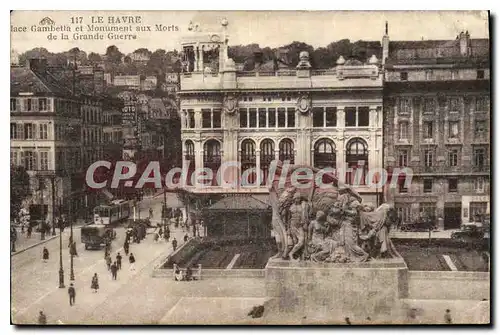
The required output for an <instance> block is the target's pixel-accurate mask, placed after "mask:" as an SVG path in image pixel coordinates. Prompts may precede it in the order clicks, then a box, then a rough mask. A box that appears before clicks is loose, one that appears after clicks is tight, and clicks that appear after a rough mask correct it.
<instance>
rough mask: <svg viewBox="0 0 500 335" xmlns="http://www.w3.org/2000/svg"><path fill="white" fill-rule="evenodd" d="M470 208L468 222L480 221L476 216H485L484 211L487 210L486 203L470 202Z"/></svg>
mask: <svg viewBox="0 0 500 335" xmlns="http://www.w3.org/2000/svg"><path fill="white" fill-rule="evenodd" d="M469 208H470V211H469V212H470V218H469V220H470V221H476V220H480V218H478V216H480V215H483V214H486V211H487V210H488V203H487V202H471V203H470V205H469Z"/></svg>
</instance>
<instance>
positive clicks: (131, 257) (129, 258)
mask: <svg viewBox="0 0 500 335" xmlns="http://www.w3.org/2000/svg"><path fill="white" fill-rule="evenodd" d="M128 261H129V263H130V270H131V271H135V257H134V254H133V253H130V256H129V257H128Z"/></svg>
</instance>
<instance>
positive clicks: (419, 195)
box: [382, 28, 490, 228]
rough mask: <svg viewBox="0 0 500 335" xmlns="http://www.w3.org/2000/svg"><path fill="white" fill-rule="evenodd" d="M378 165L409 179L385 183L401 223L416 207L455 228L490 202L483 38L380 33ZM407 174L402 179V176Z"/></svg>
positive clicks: (487, 76) (416, 213)
mask: <svg viewBox="0 0 500 335" xmlns="http://www.w3.org/2000/svg"><path fill="white" fill-rule="evenodd" d="M382 44H383V55H384V60H386V61H385V85H384V158H385V161H384V164H385V166H386V167H387V169H389V170H391V169H394V168H409V169H411V170H412V171H413V173H412V177H413V178H412V180H411V185H410V186H409V187H405V180H404V179H403V178H400V179H399V181H398V186H397V187H395V188H387V189H386V198H387V199H386V200H387V201H390V202H394V203H395V205H396V207H397V208H398V211H399V214H400V216H401V218H402V219H403V222H411V221H412V220H415V218H416V217H418V216H419V214H421V213H422V212H425V211H427V212H428V213H430V214H431V215H434V216H436V217H438V218H443V219H444V227H442V228H457V227H459V225H460V223H464V222H468V221H470V220H473V219H474V215H475V214H477V213H487V212H489V207H490V199H489V192H490V178H489V176H490V133H489V132H490V103H489V102H490V62H489V52H490V50H489V40H487V39H471V38H470V36H469V33H468V32H463V33H460V35H458V36H457V37H456V39H455V40H444V41H389V36H388V32H387V28H386V35H385V36H384V39H383V43H382ZM407 178H408V177H407Z"/></svg>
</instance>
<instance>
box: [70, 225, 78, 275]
mask: <svg viewBox="0 0 500 335" xmlns="http://www.w3.org/2000/svg"><path fill="white" fill-rule="evenodd" d="M69 219H70V223H69V224H70V229H71V231H70V236H71V247H70V250H71V259H70V261H71V272H70V275H69V279H70V280H75V269H74V268H73V257H74V256H75V255H74V253H75V251H76V250H73V243H74V241H73V220H72V219H71V217H70V218H69ZM75 249H76V247H75Z"/></svg>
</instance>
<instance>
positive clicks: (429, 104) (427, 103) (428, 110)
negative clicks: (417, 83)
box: [422, 98, 436, 114]
mask: <svg viewBox="0 0 500 335" xmlns="http://www.w3.org/2000/svg"><path fill="white" fill-rule="evenodd" d="M422 109H423V111H424V113H425V114H434V111H435V110H436V100H435V99H434V98H425V99H424V101H423V106H422Z"/></svg>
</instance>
